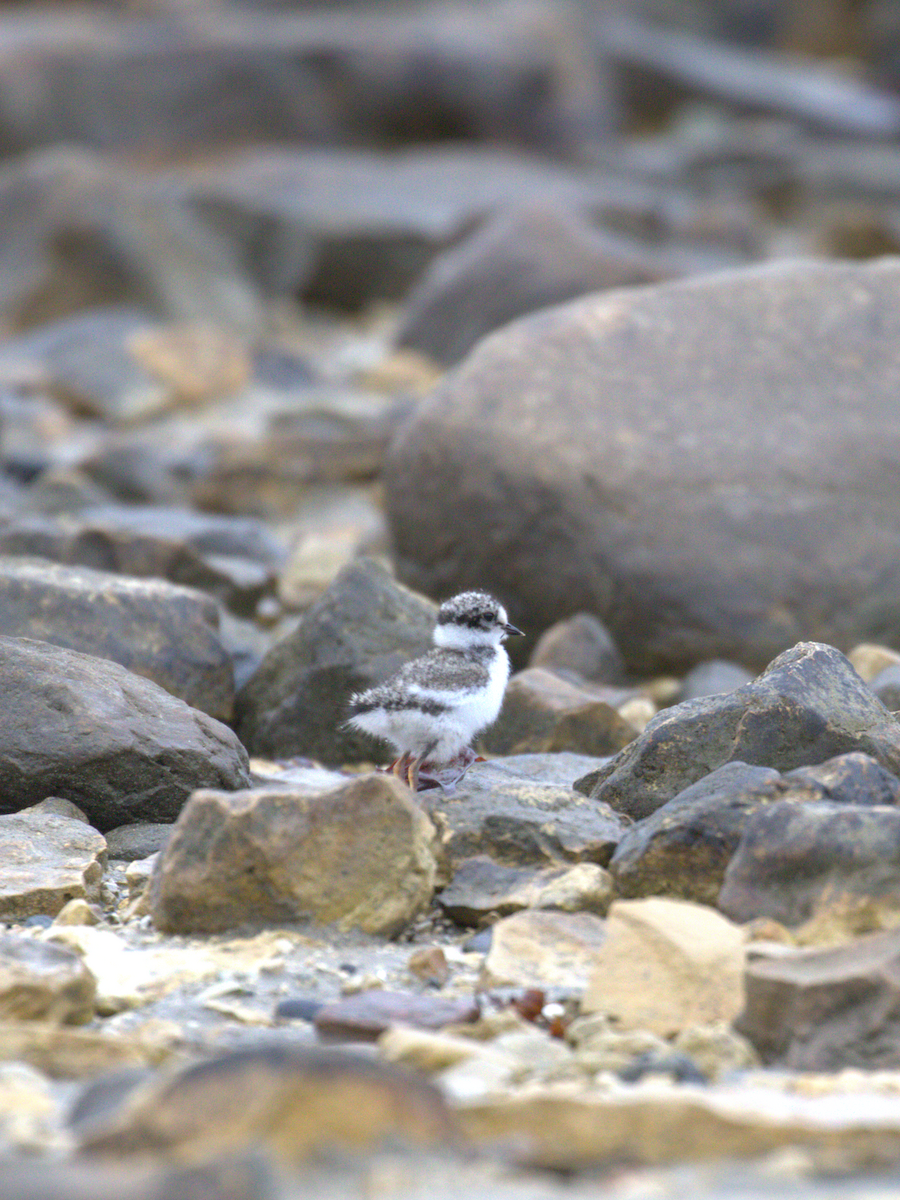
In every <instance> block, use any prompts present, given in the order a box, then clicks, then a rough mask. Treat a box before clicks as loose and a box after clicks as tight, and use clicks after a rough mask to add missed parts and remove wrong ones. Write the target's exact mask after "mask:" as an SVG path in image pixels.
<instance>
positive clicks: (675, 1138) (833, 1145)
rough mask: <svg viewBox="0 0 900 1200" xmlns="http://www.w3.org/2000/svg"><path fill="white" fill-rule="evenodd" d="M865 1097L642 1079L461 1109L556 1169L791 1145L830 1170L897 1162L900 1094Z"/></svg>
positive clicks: (481, 1129) (741, 1154)
mask: <svg viewBox="0 0 900 1200" xmlns="http://www.w3.org/2000/svg"><path fill="white" fill-rule="evenodd" d="M860 1099H861V1098H860V1097H855V1098H854V1102H853V1103H852V1104H848V1102H847V1097H846V1096H817V1097H802V1096H795V1095H789V1094H787V1093H777V1092H775V1091H773V1089H771V1088H757V1089H751V1088H749V1087H747V1086H743V1087H741V1086H735V1087H733V1088H725V1087H720V1088H718V1089H709V1088H698V1087H693V1086H682V1087H679V1088H677V1089H673V1088H672V1087H671V1086H667V1085H663V1084H657V1085H653V1086H651V1085H649V1084H643V1085H641V1087H640V1088H639V1089H636V1090H633V1091H632V1090H630V1089H629V1090H628V1091H623V1092H616V1093H612V1094H597V1093H596V1092H591V1093H586V1092H584V1093H582V1094H580V1095H579V1094H574V1095H573V1094H561V1093H560V1092H559V1091H551V1090H549V1089H543V1090H530V1091H529V1092H527V1093H525V1092H523V1093H521V1094H518V1095H515V1094H514V1095H506V1096H489V1097H486V1098H479V1099H477V1100H475V1101H474V1102H471V1103H469V1104H466V1105H464V1106H461V1107H460V1108H459V1116H460V1121H461V1123H462V1126H463V1129H464V1130H465V1132H466V1133H467V1134H468V1135H469V1137H471V1138H472V1140H473V1141H475V1142H476V1143H479V1142H480V1143H496V1142H502V1141H516V1142H517V1143H518V1144H520V1145H521V1144H522V1143H524V1144H525V1146H526V1147H527V1148H526V1149H525V1151H524V1155H523V1157H524V1158H525V1160H526V1161H527V1162H528V1163H530V1164H531V1165H536V1166H540V1167H545V1168H550V1169H554V1170H569V1169H576V1170H577V1169H579V1168H586V1167H590V1166H594V1165H600V1164H605V1163H609V1162H610V1161H617V1160H619V1161H621V1160H624V1161H627V1162H633V1163H640V1164H660V1163H684V1162H705V1161H709V1162H715V1161H719V1162H721V1161H722V1160H727V1159H748V1158H759V1157H761V1156H763V1155H768V1154H772V1153H774V1152H775V1151H777V1150H780V1149H782V1148H783V1147H801V1148H803V1149H804V1150H806V1151H808V1152H809V1153H810V1155H811V1161H812V1162H813V1163H814V1164H815V1165H818V1166H819V1167H821V1168H824V1167H831V1168H832V1169H833V1168H835V1167H839V1168H841V1169H845V1170H848V1169H850V1168H852V1167H854V1166H856V1167H861V1166H863V1165H865V1166H866V1167H868V1168H871V1167H872V1166H873V1165H874V1164H877V1163H884V1164H886V1163H893V1162H894V1161H896V1158H897V1155H898V1153H900V1117H898V1112H897V1103H896V1096H877V1095H873V1096H867V1097H865V1103H861V1102H860Z"/></svg>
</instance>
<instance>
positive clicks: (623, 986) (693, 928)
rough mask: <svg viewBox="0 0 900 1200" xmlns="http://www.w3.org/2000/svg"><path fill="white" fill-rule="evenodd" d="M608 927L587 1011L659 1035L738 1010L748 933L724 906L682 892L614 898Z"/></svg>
mask: <svg viewBox="0 0 900 1200" xmlns="http://www.w3.org/2000/svg"><path fill="white" fill-rule="evenodd" d="M606 930H607V936H606V939H605V941H604V943H603V945H602V946H600V947H599V948H598V950H597V951H596V953H595V955H594V960H593V963H592V970H591V978H590V983H589V985H588V988H587V991H586V992H585V994H584V996H583V998H582V1002H581V1009H582V1012H586V1013H593V1012H602V1013H603V1014H604V1015H605V1016H608V1017H611V1018H612V1019H613V1020H615V1022H616V1023H617V1028H620V1029H648V1030H650V1031H651V1032H653V1033H657V1034H659V1035H660V1036H662V1037H670V1036H672V1035H673V1034H676V1033H678V1032H679V1031H680V1030H682V1029H685V1028H686V1027H687V1026H689V1025H698V1024H710V1023H712V1022H715V1021H731V1020H732V1019H733V1018H734V1017H735V1016H737V1014H738V1013H739V1012H740V1010H741V1007H742V1005H743V996H744V994H743V971H744V937H743V933H742V931H741V930H740V929H739V928H738V926H737V925H733V924H732V923H731V921H729V920H727V919H726V918H725V917H723V916H722V915H721V913H717V912H716V911H715V910H714V909H712V908H707V907H705V906H704V905H700V904H691V903H688V902H686V901H683V900H668V899H662V898H652V899H646V900H617V901H615V903H614V904H613V905H612V907H611V908H610V910H609V914H608V917H607V921H606Z"/></svg>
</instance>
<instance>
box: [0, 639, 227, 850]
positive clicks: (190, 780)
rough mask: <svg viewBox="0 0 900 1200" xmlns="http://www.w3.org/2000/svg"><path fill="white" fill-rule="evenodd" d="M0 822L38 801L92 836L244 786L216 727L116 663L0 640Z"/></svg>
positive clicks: (222, 729) (166, 815)
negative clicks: (86, 825)
mask: <svg viewBox="0 0 900 1200" xmlns="http://www.w3.org/2000/svg"><path fill="white" fill-rule="evenodd" d="M0 694H2V696H3V721H2V722H0V812H5V813H9V812H18V811H19V810H20V809H23V808H28V807H29V806H30V805H33V804H37V803H39V802H40V801H41V800H43V799H44V798H45V797H46V796H60V797H62V798H63V799H66V800H70V801H71V802H72V803H73V804H76V805H77V806H78V807H79V808H80V809H82V810H83V812H84V813H86V814H87V816H88V818H89V819H90V821H91V823H92V824H93V825H95V826H96V827H97V828H98V829H100V830H101V832H102V831H103V830H106V829H112V828H114V827H115V826H117V825H123V824H126V823H128V822H132V821H174V819H175V818H176V817H177V816H178V814H179V812H180V811H181V808H182V805H183V804H184V803H185V801H186V800H187V798H188V796H189V795H190V794H191V792H192V791H194V790H195V789H196V788H202V787H214V788H222V789H225V790H231V791H233V790H235V789H236V788H240V787H246V786H247V784H248V783H249V775H248V772H247V754H246V751H245V750H244V748H243V746H242V745H241V744H240V742H239V741H238V740H237V738H236V737H235V735H234V734H233V733H232V732H231V730H230V729H229V728H228V727H227V726H226V725H222V724H220V723H219V722H218V721H214V720H213V719H212V717H208V716H207V715H206V713H202V712H200V711H199V710H198V709H195V708H191V707H190V706H189V705H187V704H185V703H184V701H183V700H178V699H176V698H175V697H174V696H170V695H169V693H168V692H165V691H163V689H162V688H161V687H158V686H157V685H156V684H155V683H151V682H150V680H149V679H142V678H141V676H139V675H133V674H132V673H131V672H130V671H126V670H125V668H124V667H121V666H119V664H118V663H113V662H109V661H107V660H106V659H103V658H93V657H91V656H90V655H87V654H79V653H78V652H76V651H74V650H67V649H63V648H62V647H59V646H51V645H50V644H49V643H48V642H36V641H32V640H30V639H29V638H12V637H0Z"/></svg>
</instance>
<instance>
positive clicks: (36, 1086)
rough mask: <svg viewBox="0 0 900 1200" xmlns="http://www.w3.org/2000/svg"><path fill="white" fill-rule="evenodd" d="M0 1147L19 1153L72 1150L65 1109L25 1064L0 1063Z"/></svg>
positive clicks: (44, 1080)
mask: <svg viewBox="0 0 900 1200" xmlns="http://www.w3.org/2000/svg"><path fill="white" fill-rule="evenodd" d="M0 1146H2V1147H3V1148H4V1150H6V1149H7V1148H9V1149H12V1150H15V1151H18V1152H19V1153H20V1154H21V1153H25V1154H29V1153H31V1154H35V1153H44V1154H46V1153H48V1152H55V1153H60V1152H66V1151H69V1150H71V1149H72V1135H71V1133H69V1132H68V1131H67V1129H66V1122H65V1115H64V1110H63V1107H62V1105H61V1104H60V1102H59V1100H58V1099H57V1098H56V1097H55V1096H54V1095H53V1091H52V1089H51V1086H50V1082H49V1080H47V1079H46V1078H45V1077H44V1076H43V1075H41V1074H40V1073H39V1072H38V1071H36V1070H35V1069H34V1068H33V1067H29V1066H27V1065H26V1064H25V1063H20V1062H14V1063H13V1062H6V1063H0Z"/></svg>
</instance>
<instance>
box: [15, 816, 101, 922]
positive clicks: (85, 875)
mask: <svg viewBox="0 0 900 1200" xmlns="http://www.w3.org/2000/svg"><path fill="white" fill-rule="evenodd" d="M0 861H2V863H3V869H2V872H0V920H4V921H24V920H26V919H27V918H28V917H31V916H34V915H35V914H38V913H46V914H47V915H48V916H51V917H53V916H56V914H57V913H58V912H59V911H60V909H62V908H63V906H64V905H65V904H67V903H68V902H69V901H70V900H73V899H77V898H81V899H84V900H89V901H96V900H98V899H99V898H100V885H101V883H102V881H103V871H104V868H105V866H106V843H105V841H104V839H103V837H102V836H101V834H99V833H98V832H97V831H96V829H92V828H91V827H90V825H88V824H87V822H86V820H85V818H84V814H83V813H82V812H80V811H79V810H78V809H77V808H75V806H74V805H69V803H68V801H65V800H57V799H55V798H52V797H51V798H48V799H46V800H42V801H41V802H40V803H39V804H35V805H32V807H31V808H25V809H22V811H21V812H17V813H11V814H8V815H4V816H0Z"/></svg>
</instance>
